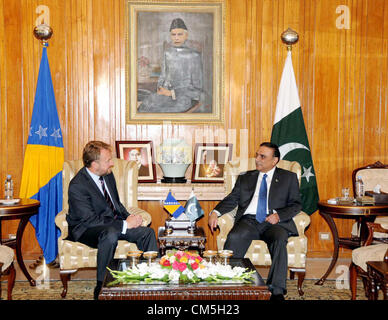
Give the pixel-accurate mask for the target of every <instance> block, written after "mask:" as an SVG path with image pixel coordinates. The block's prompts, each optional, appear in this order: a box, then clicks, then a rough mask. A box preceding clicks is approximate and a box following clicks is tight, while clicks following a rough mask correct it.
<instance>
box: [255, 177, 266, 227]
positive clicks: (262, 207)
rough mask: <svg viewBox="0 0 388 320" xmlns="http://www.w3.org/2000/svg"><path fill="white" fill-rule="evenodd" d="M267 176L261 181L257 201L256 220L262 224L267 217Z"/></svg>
mask: <svg viewBox="0 0 388 320" xmlns="http://www.w3.org/2000/svg"><path fill="white" fill-rule="evenodd" d="M266 179H267V174H266V173H265V174H264V175H263V179H262V180H261V185H260V191H259V200H258V201H257V210H256V220H257V221H259V222H260V223H262V222H263V221H264V220H265V218H266V216H267V180H266Z"/></svg>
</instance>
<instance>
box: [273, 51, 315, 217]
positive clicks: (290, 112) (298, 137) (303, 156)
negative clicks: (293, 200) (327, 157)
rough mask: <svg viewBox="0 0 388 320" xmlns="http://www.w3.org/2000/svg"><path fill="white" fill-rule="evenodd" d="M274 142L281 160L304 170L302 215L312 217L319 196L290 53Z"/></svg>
mask: <svg viewBox="0 0 388 320" xmlns="http://www.w3.org/2000/svg"><path fill="white" fill-rule="evenodd" d="M271 142H272V143H275V144H277V145H278V146H279V150H280V158H281V159H284V160H289V161H298V162H299V164H300V166H301V168H302V176H301V184H300V192H301V196H302V203H303V211H304V212H306V213H307V214H309V215H311V214H312V213H314V212H315V211H316V210H317V208H318V200H319V195H318V188H317V180H316V177H315V171H314V166H313V159H312V157H311V151H310V145H309V141H308V138H307V133H306V128H305V125H304V121H303V114H302V109H301V104H300V100H299V96H298V88H297V86H296V81H295V75H294V69H293V67H292V58H291V51H289V52H288V55H287V59H286V63H285V65H284V69H283V74H282V78H281V80H280V87H279V92H278V100H277V104H276V112H275V121H274V125H273V128H272V135H271Z"/></svg>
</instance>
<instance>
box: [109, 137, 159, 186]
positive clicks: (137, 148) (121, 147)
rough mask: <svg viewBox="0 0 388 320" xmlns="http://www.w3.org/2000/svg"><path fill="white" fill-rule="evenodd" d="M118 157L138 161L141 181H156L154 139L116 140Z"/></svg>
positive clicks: (139, 179)
mask: <svg viewBox="0 0 388 320" xmlns="http://www.w3.org/2000/svg"><path fill="white" fill-rule="evenodd" d="M116 154H117V158H119V159H124V160H133V161H136V163H137V166H138V169H139V173H138V181H139V182H156V167H155V161H154V150H153V146H152V141H116Z"/></svg>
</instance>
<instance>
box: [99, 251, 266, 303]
mask: <svg viewBox="0 0 388 320" xmlns="http://www.w3.org/2000/svg"><path fill="white" fill-rule="evenodd" d="M123 263H125V264H126V265H127V266H128V265H129V264H130V262H129V260H121V259H114V260H112V262H111V263H110V265H109V268H110V269H112V270H120V269H121V268H122V265H123ZM229 263H230V264H231V265H232V266H241V267H244V268H249V269H251V270H255V271H256V269H255V267H254V266H253V265H252V263H251V261H250V260H249V259H233V258H232V259H230V262H229ZM253 276H254V281H253V282H252V283H237V284H229V283H228V284H218V283H217V284H211V283H196V284H118V285H114V286H108V284H109V283H110V282H111V281H113V280H114V278H113V277H112V275H111V274H110V272H109V271H107V272H106V275H105V280H104V283H103V286H102V290H101V293H100V295H99V297H98V299H99V300H269V298H270V297H271V293H270V291H269V290H268V287H267V286H266V285H265V283H264V281H263V279H262V278H261V276H260V274H259V273H258V272H257V271H256V272H255V273H254V274H253Z"/></svg>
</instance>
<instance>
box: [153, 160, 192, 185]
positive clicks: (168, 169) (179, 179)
mask: <svg viewBox="0 0 388 320" xmlns="http://www.w3.org/2000/svg"><path fill="white" fill-rule="evenodd" d="M159 166H160V168H161V169H162V171H163V179H162V182H164V183H186V181H187V180H186V179H185V173H186V170H187V168H188V167H189V166H190V164H189V163H159Z"/></svg>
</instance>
